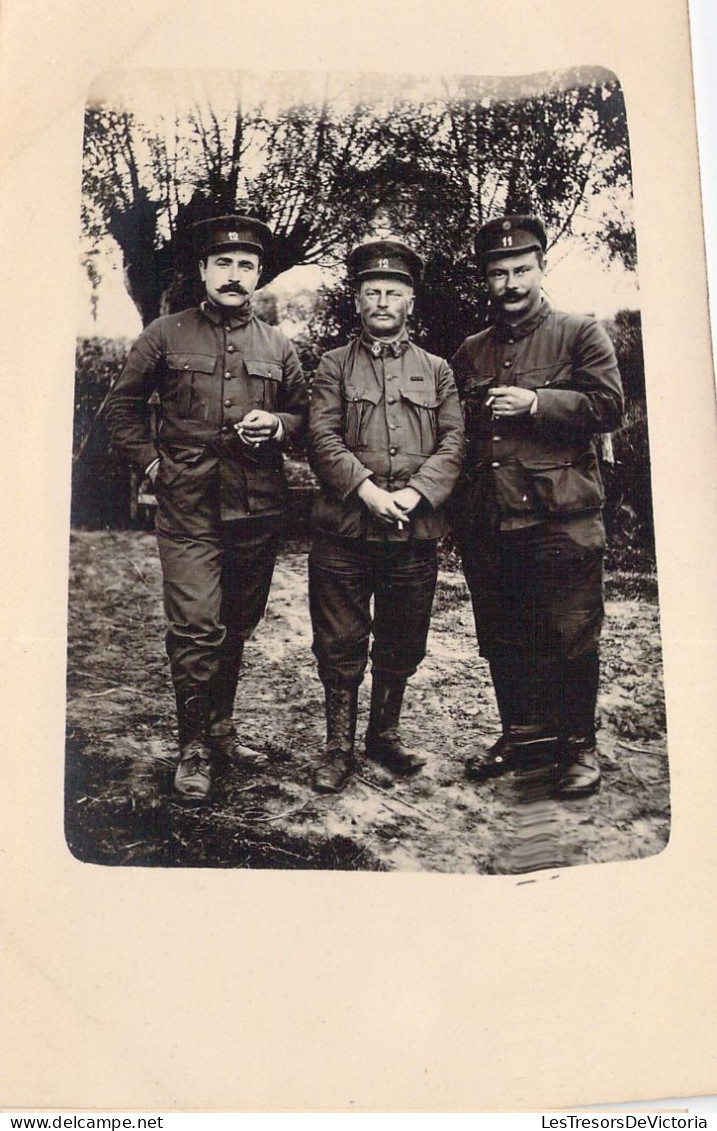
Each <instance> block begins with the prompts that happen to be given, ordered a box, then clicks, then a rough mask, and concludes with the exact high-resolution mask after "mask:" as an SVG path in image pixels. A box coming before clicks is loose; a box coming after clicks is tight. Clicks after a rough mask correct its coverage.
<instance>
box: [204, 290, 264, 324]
mask: <svg viewBox="0 0 717 1131" xmlns="http://www.w3.org/2000/svg"><path fill="white" fill-rule="evenodd" d="M199 309H200V310H201V312H202V314H203V315H204V316H205V318H208V319H209V321H210V322H213V323H214V325H215V326H221V325H224V326H228V327H229V329H230V330H236V329H237V327H238V326H246V325H248V323H249V322H251V320H252V318H253V317H254V311H253V310H252V308H251V302H248V303H246V305H245V306H242V307H241V308H240V309H239V310H234V309H233V308H232V309H229V308H227V310H226V311H224V310H222V308H221V307H219V306H215V305H214V303H213V302H210V301H209V299H207V298H205V299H204V300H203V301H202V302H200V304H199Z"/></svg>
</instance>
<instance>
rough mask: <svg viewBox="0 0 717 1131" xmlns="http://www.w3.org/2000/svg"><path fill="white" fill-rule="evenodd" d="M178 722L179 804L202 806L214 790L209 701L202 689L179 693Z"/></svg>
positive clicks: (176, 782)
mask: <svg viewBox="0 0 717 1131" xmlns="http://www.w3.org/2000/svg"><path fill="white" fill-rule="evenodd" d="M176 695H177V719H178V722H179V764H178V766H177V769H176V772H175V775H174V793H175V796H176V798H177V800H178V801H183V802H186V803H188V804H193V805H201V803H202V802H204V801H207V800H208V798H209V794H210V793H211V788H212V777H211V766H210V758H211V751H210V749H209V746H208V743H207V729H208V712H209V702H208V699H207V695H206V693H205V691H204V689H203V688H201V689H196V690H195V689H188V690H184V691H179V690H178V691H177V693H176Z"/></svg>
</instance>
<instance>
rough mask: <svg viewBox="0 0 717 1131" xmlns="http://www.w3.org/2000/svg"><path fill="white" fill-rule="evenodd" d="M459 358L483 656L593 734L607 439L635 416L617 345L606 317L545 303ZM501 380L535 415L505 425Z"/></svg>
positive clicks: (475, 339)
mask: <svg viewBox="0 0 717 1131" xmlns="http://www.w3.org/2000/svg"><path fill="white" fill-rule="evenodd" d="M451 364H452V365H453V367H454V370H455V374H456V381H457V384H458V387H459V390H460V394H461V399H462V401H463V405H464V409H465V415H466V440H467V454H466V462H465V468H464V473H463V476H462V480H461V483H460V486H459V489H458V491H457V492H456V528H457V537H458V542H459V546H460V549H461V554H462V558H463V565H464V570H465V574H466V580H467V582H468V586H469V589H470V591H471V597H472V600H473V609H474V614H475V622H476V631H477V636H478V642H479V645H480V648H481V651H482V653H483V654H484V655H485V656H486V657H487V658H488V659H489V660H491V665H492V667H493V665H494V664H495V669H494V679H495V672H496V671H502V672H503V673H504V677H505V678H504V679H503V683H504V684H505V685H511V684H512V686H513V688H514V692H515V695H516V696H517V697H521V696H525V697H527V698H531V697H532V700H533V702H532V705H530V707H528V708H526V709H527V710H528V713H529V714H531V712H532V713H533V714H534V713H535V711H538V710H540V709H541V708H540V704H539V703H538V702H537V699H539V698H541V697H542V699H543V708H542V709H543V710H547V700H548V699H550V698H551V697H552V699H553V702H552V704H551V707H550V710H551V712H552V713H553V714H557V715H560V714H562V715H563V716H565V715H566V712H568V713H569V712H570V711H572V714H573V717H572V718H571V719H570V720H568V721H566V720H565V719H564V726H565V728H566V729H567V730H573V731H575V730H576V729H578V730H585V729H586V728H588V724H587V722H586V720H587V719H588V718H589V717H590V716H591V715H594V706H595V704H594V698H595V695H596V693H597V675H596V672H597V647H598V640H599V636H600V629H601V625H602V621H603V615H604V607H603V584H602V559H603V552H604V546H605V531H604V526H603V522H602V515H601V507H602V504H603V502H604V497H605V496H604V490H603V484H602V479H601V476H600V470H599V465H598V459H597V454H596V448H595V436H596V435H597V434H598V433H600V432H608V431H611V430H612V429H614V428H615V427H617V425H618V424H619V422H620V420H621V416H622V412H623V393H622V385H621V381H620V375H619V372H618V368H617V363H616V360H615V354H614V350H613V347H612V344H611V343H610V340H609V338H608V336H607V334H606V333H605V331H604V330H603V329H602V327H600V326H599V325H598V323H597V322H596V321H595V320H594V319H593V318H586V317H581V316H577V315H572V314H564V313H561V312H558V311H554V310H552V308H551V306H550V304H549V303H548V302H547V301H546V300H545V299H543V300H542V302H541V305H540V307H539V309H538V310H537V312H536V313H535V314H534V315H533V316H532V317H531V318H529V319H527V320H526V321H525V322H524V323H521V324H520V325H519V326H515V327H514V326H510V325H508V324H507V323H502V322H498V323H497V324H495V325H493V326H491V327H489V328H488V329H486V330H484V331H482V332H481V333H479V334H476V335H474V336H472V337H470V338H468V339H466V341H465V342H464V343H463V345H462V346H461V347H460V349H459V350H458V352H457V353H456V355H455V357H454V358H453V361H452V363H451ZM496 385H505V386H507V385H513V386H518V387H519V388H523V389H530V390H533V391H535V393H536V396H537V405H536V411H535V413H534V414H524V415H520V416H515V417H503V418H501V419H500V420H496V419H494V418H493V417H492V413H491V409H490V407H489V406H488V405H487V404H486V400H487V399H488V397H489V395H490V390H491V388H492V387H494V386H496ZM572 662H575V663H577V662H581V664H582V667H581V671H582V677H581V680H578V681H577V682H576V681H573V683H572V685H571V687H572V690H570V691H569V693H568V692H566V688H568V685H569V684H570V679H569V678H568V676H566V674H565V672H566V671H567V668H566V665H567V666H568V667H569V665H570V664H571V663H572ZM556 666H557V667H559V668H562V670H563V674H562V676H560V675H558V674H556V670H555V669H556ZM575 670H576V671H577V668H575ZM549 671H550V672H551V673H552V674H551V680H552V682H551V680H548V681H547V683H546V680H545V679H542V678H541V677H542V676H544V675H545V674H546V672H549ZM506 672H507V673H508V674H507V675H505V673H506ZM532 677H535V678H532ZM553 677H554V678H553ZM583 677H584V678H583ZM556 684H558V685H559V686H556ZM528 685H529V687H528ZM526 688H528V689H527V690H526ZM576 688H577V690H576ZM496 689H497V690H498V687H496ZM586 689H587V691H586ZM584 693H585V694H584ZM566 695H568V696H572V698H573V700H574V702H573V704H572V707H569V706H568V705H567V704H566V702H565V699H566ZM556 696H557V698H558V699H559V700H560V703H558V704H556V702H555V698H556ZM581 697H582V698H581ZM501 713H502V714H504V713H505V712H504V711H502V712H501ZM578 716H579V717H578ZM513 721H515V719H514V720H513ZM520 721H523V722H525V721H534V719H532V718H523V719H522V720H520ZM590 725H592V724H590Z"/></svg>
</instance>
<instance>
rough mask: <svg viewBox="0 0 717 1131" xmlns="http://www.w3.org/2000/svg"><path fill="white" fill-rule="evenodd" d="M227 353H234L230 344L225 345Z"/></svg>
mask: <svg viewBox="0 0 717 1131" xmlns="http://www.w3.org/2000/svg"><path fill="white" fill-rule="evenodd" d="M227 353H234V346H232V345H229V346H227Z"/></svg>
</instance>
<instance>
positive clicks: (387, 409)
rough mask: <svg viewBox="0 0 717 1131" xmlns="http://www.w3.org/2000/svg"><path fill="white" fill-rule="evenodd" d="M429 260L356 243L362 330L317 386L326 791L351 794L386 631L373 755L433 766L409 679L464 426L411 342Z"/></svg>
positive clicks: (403, 764)
mask: <svg viewBox="0 0 717 1131" xmlns="http://www.w3.org/2000/svg"><path fill="white" fill-rule="evenodd" d="M422 266H423V264H422V260H421V259H420V257H419V256H418V255H416V253H415V252H414V251H412V250H411V249H410V248H408V247H406V246H405V244H403V243H400V242H398V241H396V240H393V239H385V240H372V241H368V242H365V243H363V244H361V245H359V246H358V247H357V248H355V250H354V251H353V253H352V254H351V257H350V267H351V269H352V273H353V277H354V281H355V286H356V295H355V302H356V312H357V314H359V316H360V318H361V333H360V335H359V336H358V337H357V338H356V339H355V340H353V341H351V342H350V343H349V345H347V346H343V347H342V348H341V349H336V350H331V351H330V352H329V353H327V354H325V355H324V357H323V358H322V359H321V362H320V364H319V367H318V370H317V373H316V378H315V382H314V387H313V391H312V400H311V413H310V419H309V455H310V460H311V464H312V467H313V468H314V470H315V472H316V474H317V476H318V479H319V483H320V486H321V493H320V495H319V496H318V498H317V500H316V504H315V507H314V512H313V526H314V540H313V545H312V548H311V552H310V555H309V600H310V606H311V619H312V624H313V630H314V643H313V650H314V654H315V655H316V658H317V660H318V668H319V677H320V679H321V681H322V683H323V684H324V688H325V691H326V752H325V756H324V757H323V759H322V761H321V762H320V764H319V766H318V767H317V769H316V772H315V774H314V787H315V789H317V790H318V791H319V792H324V793H335V792H338V791H339V790H341V789H342V788H343V786H344V785H345V783H346V781H347V780H348V778H349V777H350V775H351V774H352V772H353V771H354V769H355V764H356V763H355V757H354V740H355V734H356V713H357V702H358V689H359V684H360V683H361V681H362V679H363V675H364V672H365V669H366V664H367V660H368V651H369V637H370V635H371V631H372V630H373V637H374V639H373V647H372V651H371V656H372V661H373V684H372V689H371V714H370V720H369V726H368V731H367V734H366V754H367V756H368V757H369V758H371V759H373V760H375V761H377V762H380V763H381V764H382V765H383V766H385V767H386V768H388V769H389V770H391V771H392V772H393V773H395V774H399V775H407V774H413V773H416V772H417V771H418V770H420V769H421V767H422V766H423V765H424V759H423V758H421V757H419V755H418V754H417V753H415V752H414V751H411V750H408V749H406V747H405V746H404V745H403V743H402V742H401V738H400V734H399V729H398V726H399V717H400V712H401V705H402V701H403V693H404V689H405V687H406V681H407V679H408V678H409V676H411V675H412V674H413V673H414V672H415V671H416V668H417V667H418V665H419V664H420V662H421V660H422V659H423V657H424V655H425V650H426V638H427V635H428V625H429V619H430V614H431V605H432V603H433V594H434V590H435V585H436V578H437V570H438V566H437V554H436V545H437V540H438V538H439V537H440V536H441V535H442V534H443V532H444V529H445V516H444V512H443V504H444V503H445V502H446V500H447V499H448V497H449V495H450V494H451V491H452V490H453V486H454V484H455V482H456V480H457V478H458V473H459V470H460V464H461V458H462V452H463V421H462V416H461V409H460V405H459V401H458V394H457V391H456V387H455V383H454V381H453V376H452V374H451V371H450V368H449V367H448V365H447V364H446V362H445V361H443V360H442V359H441V358H439V357H435V356H434V355H432V354H429V353H426V351H425V350H422V349H419V348H418V347H417V346H415V345H413V343H412V342H411V341H410V339H409V337H408V332H407V329H406V321H407V319H408V317H409V315H410V314H411V313H412V311H413V303H414V295H413V289H414V285H415V284H416V283H418V282H419V281H420V278H421V273H422ZM372 596H373V598H374V615H373V622H372V619H371V613H370V608H369V605H370V600H371V597H372Z"/></svg>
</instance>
